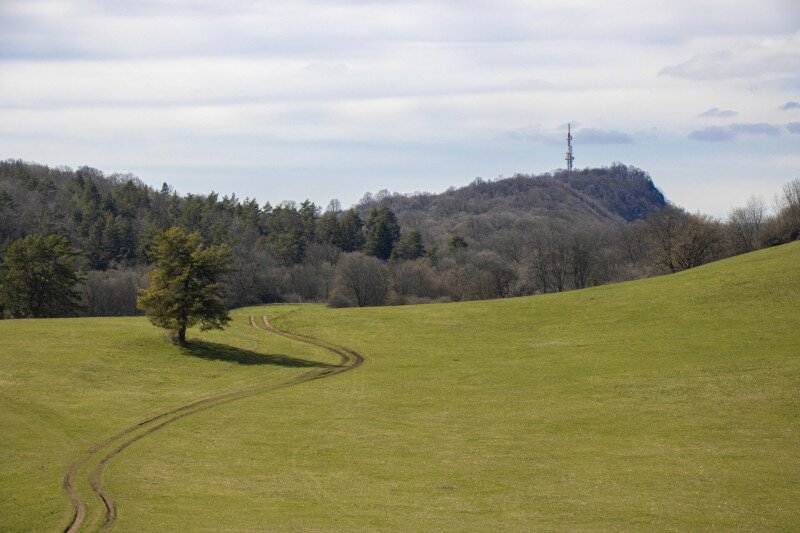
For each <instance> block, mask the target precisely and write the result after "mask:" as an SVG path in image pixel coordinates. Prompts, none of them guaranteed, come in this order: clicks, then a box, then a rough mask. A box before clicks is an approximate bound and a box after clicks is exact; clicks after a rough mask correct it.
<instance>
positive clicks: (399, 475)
mask: <svg viewBox="0 0 800 533" xmlns="http://www.w3.org/2000/svg"><path fill="white" fill-rule="evenodd" d="M799 265H800V245H797V244H794V245H789V246H784V247H781V248H776V249H770V250H766V251H762V252H759V253H756V254H750V255H747V256H742V257H738V258H734V259H732V260H728V261H723V262H720V263H717V264H713V265H708V266H705V267H701V268H698V269H694V270H692V271H688V272H685V273H682V274H678V275H674V276H668V277H663V278H657V279H652V280H644V281H639V282H633V283H627V284H622V285H617V286H608V287H600V288H596V289H590V290H585V291H577V292H571V293H566V294H561V295H547V296H541V297H534V298H520V299H514V300H503V301H490V302H473V303H464V304H451V305H434V306H413V307H411V306H410V307H400V308H379V309H365V310H330V309H327V308H324V307H320V306H302V307H301V306H274V307H267V308H262V309H257V310H242V311H239V312H238V314H237V324H238V325H239V326H240V327H239V329H236V330H231V331H227V332H223V333H221V334H218V336H217V341H218V342H225V343H239V344H241V345H245V346H247V347H248V349H251V350H253V351H261V352H264V351H266V352H268V353H283V354H287V355H293V356H295V357H304V358H310V357H312V353H311V352H310V348H308V347H307V346H305V345H297V344H296V343H291V342H289V341H284V340H282V339H279V338H277V337H274V336H270V335H266V334H259V332H251V331H250V330H248V329H246V328H245V327H244V316H245V315H246V314H248V313H250V314H256V313H266V314H269V315H270V316H273V317H275V318H276V323H278V324H279V325H281V326H284V327H287V328H290V329H293V330H296V331H302V332H304V333H309V334H312V335H315V336H318V337H320V338H324V339H328V340H332V341H336V342H339V343H342V344H346V345H348V346H351V347H353V348H355V349H357V350H359V351H360V352H362V353H363V354H364V355H365V356H366V357H367V358H368V361H367V363H366V364H365V365H364V366H362V367H361V368H359V369H357V370H355V371H353V372H351V373H348V374H345V375H342V376H337V377H335V378H331V379H328V380H321V381H317V382H312V383H307V384H304V385H301V386H299V387H296V388H290V389H285V390H282V391H280V392H279V393H270V394H266V395H263V396H259V397H256V398H250V399H247V400H242V401H240V402H236V403H233V404H229V405H226V406H222V407H219V408H217V409H214V410H211V411H207V412H204V413H200V414H197V415H194V416H192V417H189V418H187V419H185V420H183V421H181V422H179V423H177V424H176V425H174V426H172V427H170V429H167V430H165V431H163V432H161V433H158V434H156V435H153V436H152V437H150V438H148V439H145V440H143V441H141V442H139V443H137V444H136V445H134V446H133V447H131V448H130V449H129V450H128V451H127V452H126V453H125V454H123V455H122V456H120V457H119V458H117V459H115V461H114V462H112V463H111V466H110V468H109V471H108V474H107V476H106V479H107V485H108V487H109V489H110V490H111V492H112V494H114V495H115V497H116V498H117V501H118V505H119V511H120V522H119V525H118V530H120V531H134V530H156V529H180V528H182V527H183V528H186V529H192V530H197V529H202V528H203V527H205V528H206V529H208V530H226V529H227V530H247V529H264V528H265V527H267V526H269V527H271V528H274V529H279V530H299V529H312V530H318V529H346V530H375V529H400V528H403V529H413V530H422V529H425V530H430V529H451V530H465V529H469V530H474V529H480V530H492V529H498V528H501V529H521V530H526V529H531V528H534V527H538V528H555V529H560V528H566V529H602V528H608V529H612V528H613V529H619V528H636V529H643V528H645V527H648V528H649V527H651V526H656V527H658V528H666V529H674V528H681V529H686V528H692V529H699V528H701V527H703V528H716V529H727V528H730V527H752V528H757V529H759V528H769V529H775V528H784V529H789V528H792V527H794V526H796V524H797V523H799V522H800V511H798V508H797V505H796V503H797V501H800V455H798V453H797V450H798V449H800V427H798V426H799V425H800V421H799V420H798V413H800V392H799V391H800V348H798V346H800V329H799V328H798V324H800V305H798V303H800V269H798V266H799ZM103 335H109V336H112V335H113V336H114V338H113V340H112V339H109V338H106V340H103V339H102V338H101V337H102V336H103ZM0 338H2V339H3V346H4V348H3V349H2V350H0V410H2V412H3V413H4V415H3V418H2V419H0V425H1V426H0V450H2V451H0V461H2V463H0V467H2V468H1V469H0V516H2V517H3V518H2V519H0V520H6V521H7V523H6V524H5V525H6V526H10V527H8V529H22V528H25V527H28V528H31V529H37V528H41V527H45V526H52V527H55V525H57V524H58V520H59V519H60V518H63V517H64V516H65V515H66V514H67V511H68V505H67V503H66V500H65V498H64V496H63V495H62V494H61V493H60V492H59V483H60V475H61V474H62V472H63V470H64V469H65V468H66V465H67V464H69V461H70V460H71V459H72V458H73V456H74V455H76V454H77V453H79V452H80V451H81V450H83V449H85V447H86V446H88V444H89V443H91V442H92V441H93V440H95V439H98V438H100V437H102V436H105V435H108V434H109V433H112V432H113V431H115V430H117V429H119V428H121V427H124V425H125V424H127V423H130V422H131V421H136V420H139V419H140V418H142V417H143V415H145V414H148V413H151V412H157V411H158V410H159V409H163V408H168V407H172V406H174V405H176V403H178V404H179V403H180V402H182V401H185V400H186V399H190V398H195V397H198V395H202V393H203V392H204V391H209V390H217V389H219V388H221V387H226V386H229V387H233V386H235V385H236V384H237V383H242V382H248V380H256V379H279V378H281V377H284V376H286V375H288V373H291V372H296V371H297V369H294V368H283V367H276V366H271V365H264V366H249V365H248V366H245V365H235V364H232V363H229V362H224V361H207V360H203V359H197V358H187V357H185V356H181V355H180V354H178V353H177V352H176V351H175V350H174V349H173V348H171V347H165V346H162V345H161V344H159V339H158V334H157V333H155V332H154V331H153V330H151V329H150V328H148V327H147V326H146V325H145V322H144V321H141V320H130V319H108V320H86V321H32V322H22V321H20V322H14V323H11V322H6V323H4V322H0ZM7 338H8V339H11V348H10V349H8V348H6V346H7V345H8V344H9V343H8V342H6V340H5V339H7ZM87 338H94V339H96V341H95V342H96V343H97V344H95V345H93V346H91V347H90V348H89V349H84V350H80V349H78V348H77V347H79V346H82V345H83V343H85V342H86V339H87ZM131 346H134V347H135V349H134V350H131V349H130V347H131ZM51 352H52V353H51ZM305 354H308V355H305ZM123 356H124V357H125V360H124V363H122V362H121V361H120V360H119V359H120V358H121V357H123ZM314 357H318V358H319V357H322V356H321V355H319V354H317V355H316V356H314ZM69 383H72V384H74V385H75V386H77V387H78V390H77V391H76V392H74V393H68V392H65V391H64V388H65V387H66V386H67V385H68V384H69ZM47 399H50V400H52V401H53V402H54V405H48V402H47V401H46V400H47ZM101 400H102V401H105V402H108V403H107V404H106V405H105V406H100V407H98V402H100V401H101ZM9 412H10V413H11V416H7V415H6V414H5V413H9ZM104 414H105V415H108V416H113V417H116V418H114V419H111V420H106V419H104V418H103V415H104ZM65 416H70V417H71V418H70V419H68V420H67V419H65V418H64V417H65ZM91 424H98V425H97V426H95V427H93V428H92V427H90V425H91ZM12 489H18V490H20V491H21V492H20V494H19V495H13V496H12V494H11V490H12ZM11 498H15V499H13V500H12V499H11ZM39 503H44V504H46V508H47V509H48V514H47V515H45V516H41V513H40V512H39V511H38V510H37V509H36V508H35V507H33V506H34V505H36V504H39ZM9 513H10V514H9ZM48 515H49V516H48ZM9 516H11V518H10V519H9V518H7V517H9Z"/></svg>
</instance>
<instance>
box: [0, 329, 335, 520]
mask: <svg viewBox="0 0 800 533" xmlns="http://www.w3.org/2000/svg"><path fill="white" fill-rule="evenodd" d="M162 333H163V330H157V329H156V328H154V327H152V326H151V325H150V324H149V323H148V322H147V320H146V319H141V318H133V319H131V318H104V319H64V320H14V321H9V320H5V321H0V340H1V341H2V342H0V413H2V417H0V531H6V530H11V531H18V530H28V531H41V530H43V529H44V530H46V529H48V528H49V529H52V530H56V529H59V526H61V527H63V526H64V525H65V524H66V522H67V521H68V519H69V517H70V516H71V512H72V511H71V508H70V505H69V503H68V499H67V497H66V494H65V493H64V492H63V491H62V489H61V483H62V478H63V476H64V474H65V472H66V470H67V467H68V466H69V464H71V463H72V462H73V461H74V460H75V459H77V458H78V456H79V455H80V454H81V453H82V452H84V451H86V450H87V449H89V448H90V447H91V446H92V445H93V444H95V443H96V442H98V441H100V440H103V439H105V438H106V437H108V436H110V435H112V434H114V433H116V432H118V431H120V430H122V429H124V428H126V427H128V426H130V425H132V424H135V423H137V422H139V421H142V420H145V419H147V418H149V417H151V416H154V415H156V414H158V413H160V412H163V411H164V410H167V409H171V408H174V407H177V406H180V405H184V404H186V403H190V402H192V401H194V400H196V399H199V398H204V397H207V396H211V395H214V394H217V393H219V392H227V391H231V390H238V389H241V388H245V387H248V386H252V385H258V384H261V383H267V382H278V381H282V380H283V379H285V378H287V377H289V376H292V375H296V374H298V373H300V372H302V371H304V370H305V369H304V368H300V367H298V366H295V365H302V364H304V363H303V361H294V360H291V359H289V360H287V359H286V358H281V357H280V355H282V354H289V353H291V352H292V351H296V347H295V346H294V343H292V342H290V341H287V340H284V339H282V338H280V337H274V336H273V337H270V338H269V339H267V337H266V334H265V333H263V332H258V331H256V330H254V329H253V328H251V327H250V325H249V324H248V323H247V317H245V316H236V317H235V321H234V323H233V325H232V326H231V327H230V328H229V329H227V330H226V331H225V332H210V333H205V334H199V333H195V334H194V336H193V337H191V336H190V340H191V339H192V338H194V339H195V340H198V339H202V340H203V341H205V342H209V343H221V342H224V343H225V344H226V345H227V346H228V348H226V349H225V350H224V351H220V350H218V349H217V348H216V347H214V346H213V345H206V346H205V348H204V349H202V350H195V351H194V352H193V353H186V352H182V351H181V350H180V349H178V348H177V347H174V346H172V345H170V344H168V343H166V342H165V341H164V339H163V338H162ZM265 340H268V341H269V342H265ZM302 358H303V360H304V361H310V362H313V361H323V362H328V363H332V362H334V358H333V357H330V356H328V355H327V354H325V353H324V352H322V351H320V350H314V349H306V350H305V351H304V352H303V354H302ZM112 466H113V463H112ZM80 488H82V492H83V493H84V494H90V492H89V490H88V488H87V485H85V484H82V485H81V486H80ZM93 508H96V505H94V506H93V505H90V508H89V510H90V513H91V511H92V510H93ZM90 518H94V517H91V516H90Z"/></svg>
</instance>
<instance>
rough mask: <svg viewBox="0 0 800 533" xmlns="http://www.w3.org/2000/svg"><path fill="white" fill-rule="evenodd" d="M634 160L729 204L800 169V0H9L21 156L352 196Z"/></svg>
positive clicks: (706, 200) (273, 194)
mask: <svg viewBox="0 0 800 533" xmlns="http://www.w3.org/2000/svg"><path fill="white" fill-rule="evenodd" d="M568 123H571V125H572V131H573V137H574V141H573V142H574V152H575V166H576V168H584V167H595V166H607V165H611V164H612V163H614V162H622V163H625V164H628V165H634V166H636V167H639V168H641V169H643V170H645V171H647V172H648V173H650V175H651V176H652V178H653V180H654V182H655V184H656V185H657V186H658V187H659V188H660V189H661V190H662V192H663V193H664V194H665V195H666V196H667V198H668V199H670V200H671V201H673V202H675V203H676V204H678V205H680V206H683V207H685V208H687V209H689V210H690V211H701V212H703V213H707V214H712V215H716V216H724V215H725V214H726V213H727V212H728V211H729V209H730V208H731V207H733V206H737V205H742V204H744V203H745V202H746V201H747V199H748V198H749V197H750V196H751V195H757V196H759V195H760V196H763V197H764V198H765V199H766V200H767V201H769V200H770V199H771V198H773V196H774V194H775V193H777V192H778V191H779V189H780V188H781V187H782V185H783V184H785V183H787V182H788V181H790V180H792V179H795V178H800V2H798V0H759V1H758V2H754V1H752V0H724V1H722V0H704V1H702V2H698V1H697V0H691V1H684V0H652V1H650V0H646V1H639V2H633V1H631V0H625V1H623V0H605V1H588V0H560V1H557V2H556V1H554V2H539V1H521V0H491V1H482V0H458V1H456V0H442V1H439V2H418V1H413V2H412V1H404V0H392V1H381V0H350V1H348V0H329V1H298V2H290V1H280V2H279V1H270V2H241V1H235V0H232V1H225V2H219V1H207V2H204V1H200V2H187V1H180V0H169V1H159V0H140V1H136V2H133V1H130V2H123V1H115V0H96V1H94V0H80V1H78V0H75V1H71V0H64V1H39V0H22V1H10V0H0V158H2V159H7V158H13V159H23V160H26V161H34V162H37V163H42V164H47V165H51V166H69V167H71V168H77V167H80V166H83V165H88V166H91V167H95V168H98V169H100V170H102V171H103V172H106V173H113V172H120V173H133V174H135V175H137V176H138V177H139V178H140V179H142V180H143V181H144V182H145V183H148V184H150V185H153V186H156V187H158V186H160V185H161V183H162V182H167V183H169V184H170V185H172V186H173V187H174V188H175V189H176V190H178V191H179V192H180V193H209V192H211V191H212V190H213V191H216V192H218V193H220V194H230V193H235V194H236V195H237V196H238V197H240V198H245V197H250V198H256V199H258V200H259V202H262V203H263V202H266V201H269V202H271V203H273V204H276V203H278V202H280V201H283V200H294V201H302V200H304V199H306V198H309V199H311V200H313V201H314V202H316V203H317V204H319V205H321V206H323V207H324V206H325V205H326V204H327V202H328V201H329V200H330V199H332V198H337V199H339V200H340V201H341V202H342V204H343V205H345V206H347V205H351V204H353V203H355V202H357V201H358V200H359V199H360V198H361V197H362V196H363V194H364V193H365V192H373V193H374V192H377V191H379V190H382V189H388V190H389V191H391V192H401V193H413V192H421V191H425V192H440V191H443V190H445V189H447V188H448V187H450V186H461V185H465V184H467V183H469V182H471V181H472V180H473V179H475V178H476V177H481V178H484V179H495V178H498V177H501V176H506V177H507V176H512V175H514V174H516V173H532V174H537V173H542V172H548V171H553V170H556V169H559V168H563V167H564V166H565V162H564V152H565V150H566V145H565V139H564V137H565V134H566V126H567V124H568Z"/></svg>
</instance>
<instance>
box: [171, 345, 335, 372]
mask: <svg viewBox="0 0 800 533" xmlns="http://www.w3.org/2000/svg"><path fill="white" fill-rule="evenodd" d="M181 351H182V352H183V353H184V354H186V355H190V356H192V357H199V358H201V359H207V360H209V361H228V362H229V363H236V364H239V365H275V366H286V367H292V368H332V367H335V366H336V365H330V364H328V363H321V362H319V361H309V360H306V359H299V358H297V357H292V356H290V355H282V354H263V353H258V352H253V351H250V350H244V349H242V348H237V347H235V346H228V345H226V344H218V343H216V342H206V341H196V340H193V341H189V342H187V343H186V346H184V347H183V348H181Z"/></svg>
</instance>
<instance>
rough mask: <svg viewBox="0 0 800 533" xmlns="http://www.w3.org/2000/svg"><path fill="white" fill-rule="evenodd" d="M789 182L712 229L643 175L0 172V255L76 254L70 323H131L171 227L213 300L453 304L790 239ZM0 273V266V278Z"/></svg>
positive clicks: (616, 169)
mask: <svg viewBox="0 0 800 533" xmlns="http://www.w3.org/2000/svg"><path fill="white" fill-rule="evenodd" d="M798 211H800V181H797V180H796V181H794V182H792V183H790V184H788V185H787V186H786V187H785V190H784V191H783V193H782V196H781V200H780V202H779V204H776V206H775V210H774V212H773V214H772V215H769V214H768V210H767V208H766V206H765V205H764V203H763V201H759V200H757V199H753V200H752V201H751V202H749V203H748V204H747V205H746V206H743V207H741V208H737V209H735V210H733V211H732V212H731V215H730V217H729V219H728V220H727V221H724V222H723V221H719V220H715V219H712V218H709V217H705V216H702V215H698V214H690V213H687V212H685V211H684V210H682V209H680V208H678V207H675V206H671V205H667V204H666V203H665V201H664V198H663V195H661V193H660V192H659V191H658V190H657V189H656V188H655V186H654V185H653V183H652V180H651V179H650V178H649V176H647V174H646V173H644V172H642V171H641V170H638V169H635V168H632V167H626V166H624V165H619V164H616V165H613V166H612V167H608V168H603V169H587V170H583V171H577V172H573V173H569V174H568V173H565V172H564V173H556V174H552V175H551V174H545V175H542V176H523V175H518V176H514V177H512V178H508V179H499V180H495V181H484V180H476V181H475V182H473V183H472V184H470V185H469V186H467V187H463V188H460V189H451V190H449V191H447V192H445V193H442V194H439V195H435V194H414V195H405V196H404V195H397V194H389V193H387V192H385V191H384V192H382V193H379V194H377V195H374V196H373V195H366V196H365V197H364V199H362V201H361V202H359V204H357V205H356V206H354V207H352V208H350V209H346V210H345V209H342V207H341V206H340V204H339V202H338V201H336V200H333V201H331V202H330V203H329V205H328V206H327V208H326V209H324V210H323V209H321V207H320V206H317V205H315V204H314V203H312V202H310V201H305V202H302V203H301V204H299V205H298V204H296V203H294V202H283V203H281V204H279V205H276V206H272V205H270V204H269V203H267V204H263V205H261V204H259V203H258V202H257V201H256V200H254V199H249V198H245V199H243V200H242V199H239V198H237V197H236V196H235V195H231V196H223V197H220V196H219V195H217V194H214V193H212V194H210V195H192V194H189V195H185V196H180V195H178V194H177V193H176V192H175V191H173V190H172V189H171V188H170V187H169V186H167V185H166V184H165V185H164V186H162V187H161V188H160V189H158V190H156V189H153V188H151V187H148V186H146V185H145V184H143V183H142V182H141V181H139V180H138V179H137V178H135V177H133V176H130V175H119V174H114V175H109V176H106V175H104V174H103V173H101V172H100V171H98V170H96V169H92V168H89V167H82V168H79V169H77V170H74V171H73V170H71V169H67V168H49V167H46V166H42V165H36V164H32V163H25V162H21V161H14V160H9V161H5V162H2V163H0V257H3V256H5V254H6V252H7V251H8V249H9V247H10V246H11V244H12V243H13V242H14V241H17V240H18V239H20V238H22V237H24V236H27V235H42V236H47V235H58V236H61V237H63V238H64V239H66V241H67V242H68V243H69V244H70V245H71V246H72V247H74V249H75V250H76V251H77V256H76V258H75V265H76V268H77V269H78V270H79V271H80V272H81V273H82V274H81V279H82V280H83V283H82V284H81V298H82V301H83V313H84V314H88V315H93V316H99V315H126V314H136V313H138V311H137V309H136V305H135V295H136V292H137V291H138V289H139V288H141V287H144V286H145V285H146V280H145V276H144V274H145V272H146V271H147V269H148V268H149V267H148V265H149V262H150V259H149V256H148V250H149V248H150V246H151V244H152V242H153V239H154V237H155V236H156V235H157V234H158V233H159V232H162V231H164V230H166V229H168V228H170V227H173V226H178V227H181V228H183V229H185V230H187V231H190V232H198V233H199V234H200V235H201V237H202V239H203V241H204V243H205V244H208V245H211V244H227V245H228V246H229V247H230V249H231V251H232V260H233V263H232V265H231V269H230V272H229V273H228V274H227V276H226V277H225V279H224V286H225V289H226V293H227V305H229V306H231V307H234V306H240V305H246V304H257V303H267V302H279V301H314V302H328V303H330V304H331V305H336V306H351V305H383V304H402V303H416V302H433V301H459V300H471V299H486V298H498V297H507V296H518V295H527V294H534V293H542V292H553V291H563V290H568V289H574V288H582V287H586V286H590V285H597V284H603V283H609V282H614V281H620V280H625V279H633V278H637V277H642V276H648V275H653V274H656V273H660V272H668V271H677V270H681V269H684V268H691V267H693V266H697V265H699V264H702V263H705V262H708V261H713V260H715V259H719V258H722V257H726V256H729V255H733V254H736V253H742V252H745V251H749V250H752V249H755V248H758V247H761V246H767V245H774V244H779V243H781V242H787V241H789V240H794V239H796V238H797V236H798V233H800V213H798ZM2 268H3V265H0V270H2Z"/></svg>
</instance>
